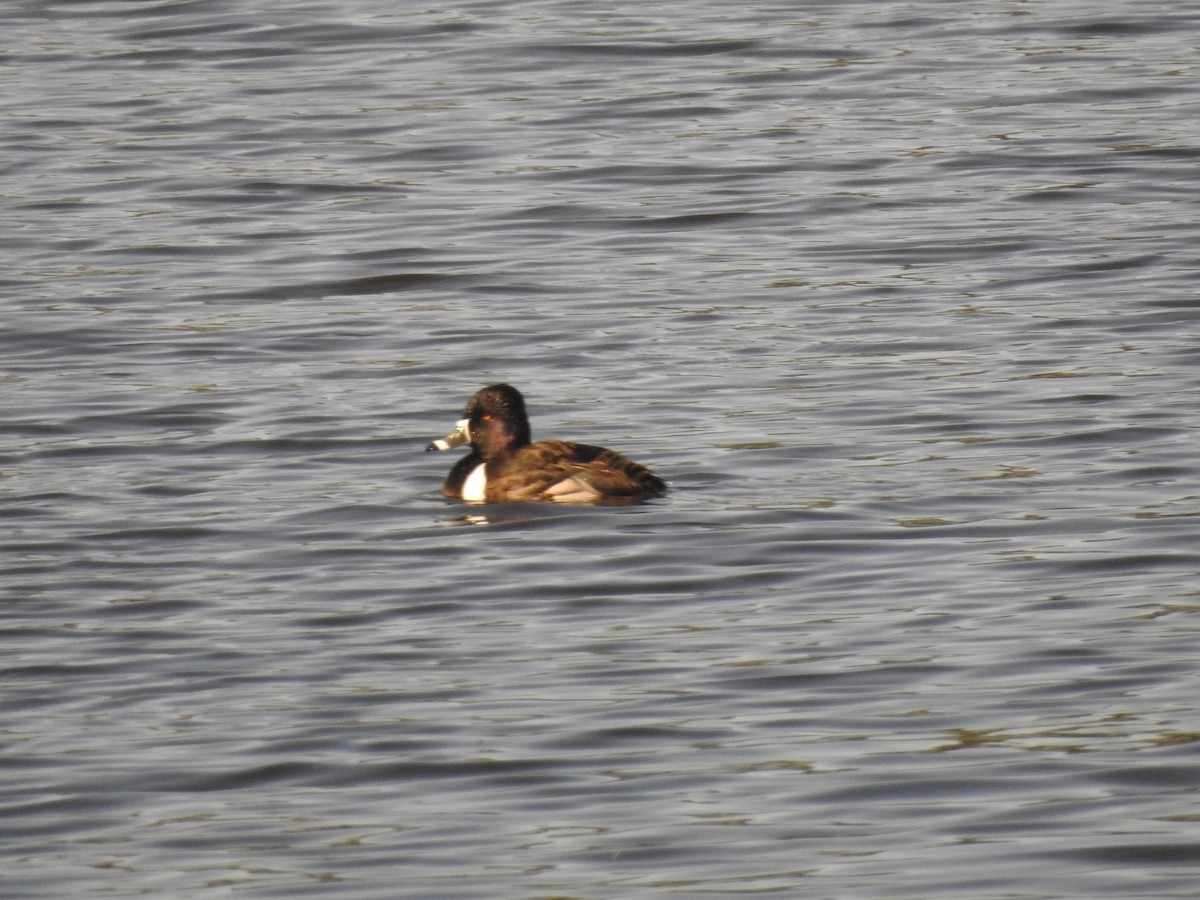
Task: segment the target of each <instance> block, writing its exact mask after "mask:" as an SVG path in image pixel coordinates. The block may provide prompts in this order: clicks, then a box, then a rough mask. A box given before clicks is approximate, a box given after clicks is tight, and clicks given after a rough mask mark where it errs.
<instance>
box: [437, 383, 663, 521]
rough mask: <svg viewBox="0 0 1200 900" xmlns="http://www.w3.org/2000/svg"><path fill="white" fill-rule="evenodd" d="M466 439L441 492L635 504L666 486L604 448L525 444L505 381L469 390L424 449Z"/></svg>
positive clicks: (525, 429)
mask: <svg viewBox="0 0 1200 900" xmlns="http://www.w3.org/2000/svg"><path fill="white" fill-rule="evenodd" d="M462 444H470V445H471V452H470V453H468V454H467V455H466V456H464V457H463V458H462V459H460V460H459V461H458V462H457V463H455V464H454V468H452V469H451V470H450V474H449V475H447V476H446V483H445V484H443V485H442V493H443V494H445V495H446V496H447V497H456V498H458V499H461V500H467V501H469V502H473V503H486V502H499V501H505V500H552V501H554V502H556V503H635V502H637V501H639V500H645V499H647V498H649V497H655V496H658V495H659V494H661V493H663V492H664V491H666V489H667V485H666V484H665V483H664V482H663V481H662V479H660V478H658V477H656V476H655V475H652V474H651V473H650V470H649V469H647V468H646V467H645V466H641V465H638V464H637V463H635V462H634V461H633V460H631V459H626V458H625V457H624V456H621V455H620V454H619V453H616V452H614V451H612V450H606V449H604V448H603V447H589V446H587V445H586V444H574V443H571V442H569V441H537V442H535V443H532V442H530V437H529V418H528V416H526V414H525V399H524V398H523V397H522V396H521V392H520V391H518V390H517V389H516V388H515V387H513V386H511V385H508V384H493V385H489V386H488V387H485V388H483V389H482V390H481V391H479V392H478V393H476V394H475V396H474V397H472V398H471V399H470V400H469V401H468V402H467V406H466V409H465V410H463V417H462V418H461V419H460V420H459V421H458V422H457V423H456V424H455V426H454V430H453V431H452V432H450V433H449V434H448V435H446V436H445V437H444V438H442V439H441V440H437V441H433V442H432V443H431V444H430V445H429V446H428V447H426V448H425V449H426V451H429V450H450V449H452V448H454V447H458V446H461V445H462Z"/></svg>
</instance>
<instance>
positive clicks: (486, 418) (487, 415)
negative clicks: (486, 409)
mask: <svg viewBox="0 0 1200 900" xmlns="http://www.w3.org/2000/svg"><path fill="white" fill-rule="evenodd" d="M480 419H481V420H482V421H484V422H490V421H492V414H491V413H484V414H483V415H482V416H480Z"/></svg>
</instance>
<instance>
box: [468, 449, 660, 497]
mask: <svg viewBox="0 0 1200 900" xmlns="http://www.w3.org/2000/svg"><path fill="white" fill-rule="evenodd" d="M666 488H667V486H666V485H665V484H664V483H663V482H662V481H661V480H660V479H659V478H657V477H655V476H654V475H652V474H651V473H650V471H649V470H648V469H647V468H646V467H645V466H641V465H639V464H638V463H635V462H634V461H633V460H631V459H627V458H626V457H624V456H621V454H619V453H615V452H613V451H612V450H606V449H605V448H603V447H590V446H588V445H586V444H573V443H569V442H567V441H538V442H537V443H534V444H529V445H527V446H525V447H522V448H521V449H520V450H518V451H517V452H516V453H514V454H513V455H512V456H511V457H510V458H509V459H508V460H506V461H505V465H504V467H503V470H502V471H501V472H498V473H496V475H495V476H493V478H492V479H491V480H489V482H488V495H489V498H490V497H492V495H493V494H494V495H495V499H497V500H501V499H504V500H554V501H556V502H559V503H598V502H605V501H610V502H611V501H615V502H621V501H622V500H624V501H629V500H641V499H645V498H646V497H653V496H656V495H658V494H661V493H662V492H663V491H665V490H666Z"/></svg>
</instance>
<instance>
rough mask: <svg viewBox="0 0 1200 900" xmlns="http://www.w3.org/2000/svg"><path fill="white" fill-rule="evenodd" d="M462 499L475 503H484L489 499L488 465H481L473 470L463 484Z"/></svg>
mask: <svg viewBox="0 0 1200 900" xmlns="http://www.w3.org/2000/svg"><path fill="white" fill-rule="evenodd" d="M462 498H463V499H464V500H470V501H471V502H473V503H482V502H483V501H484V500H486V499H487V463H480V464H479V465H477V466H476V467H475V468H474V469H472V470H471V474H470V475H468V476H467V480H466V481H464V482H463V486H462Z"/></svg>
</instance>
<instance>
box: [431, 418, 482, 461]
mask: <svg viewBox="0 0 1200 900" xmlns="http://www.w3.org/2000/svg"><path fill="white" fill-rule="evenodd" d="M470 440H471V422H470V420H468V419H459V420H458V421H457V422H455V423H454V430H453V431H452V432H450V433H449V434H448V435H446V436H445V437H444V438H440V439H438V440H436V441H432V442H430V444H429V446H428V447H426V448H425V452H426V453H428V452H429V451H430V450H453V449H454V448H455V447H461V446H462V445H463V444H466V443H468V442H470Z"/></svg>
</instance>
